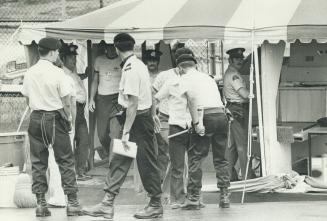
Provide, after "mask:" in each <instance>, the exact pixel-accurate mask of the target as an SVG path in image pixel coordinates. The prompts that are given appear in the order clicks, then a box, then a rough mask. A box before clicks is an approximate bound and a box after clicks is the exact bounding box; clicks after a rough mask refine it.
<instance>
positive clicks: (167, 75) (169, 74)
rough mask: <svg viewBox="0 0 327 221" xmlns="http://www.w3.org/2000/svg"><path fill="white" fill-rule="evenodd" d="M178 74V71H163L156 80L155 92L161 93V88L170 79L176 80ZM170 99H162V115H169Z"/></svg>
mask: <svg viewBox="0 0 327 221" xmlns="http://www.w3.org/2000/svg"><path fill="white" fill-rule="evenodd" d="M176 76H178V74H177V73H176V69H175V68H172V69H169V70H167V71H162V72H160V73H159V74H158V76H157V78H156V79H155V81H154V83H153V84H152V87H153V88H154V89H155V91H157V92H158V91H159V90H160V89H161V87H162V86H163V85H164V84H165V82H167V81H169V80H170V79H174V78H175V77H176ZM168 106H169V105H168V99H162V100H161V101H160V103H159V111H160V112H161V113H164V114H167V115H168V113H169V108H168Z"/></svg>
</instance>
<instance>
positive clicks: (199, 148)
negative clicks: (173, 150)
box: [187, 113, 230, 201]
mask: <svg viewBox="0 0 327 221" xmlns="http://www.w3.org/2000/svg"><path fill="white" fill-rule="evenodd" d="M203 124H204V126H205V135H204V136H200V135H198V134H196V133H194V134H193V135H192V137H191V145H190V147H189V150H188V158H189V159H188V162H189V181H188V185H187V195H188V199H190V200H192V201H196V200H199V199H200V191H201V188H202V168H201V164H202V161H203V160H204V159H205V158H206V157H207V155H208V152H209V147H210V145H211V147H212V155H213V164H214V167H215V171H216V178H217V187H218V188H227V187H229V186H230V182H229V175H228V161H227V160H226V158H225V150H226V138H227V118H226V115H225V114H224V113H211V114H204V116H203Z"/></svg>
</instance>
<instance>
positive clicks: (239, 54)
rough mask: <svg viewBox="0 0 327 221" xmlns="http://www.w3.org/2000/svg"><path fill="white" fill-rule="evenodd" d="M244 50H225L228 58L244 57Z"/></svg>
mask: <svg viewBox="0 0 327 221" xmlns="http://www.w3.org/2000/svg"><path fill="white" fill-rule="evenodd" d="M244 51H245V49H244V48H233V49H230V50H228V51H226V54H228V55H229V57H230V58H244V55H243V52H244Z"/></svg>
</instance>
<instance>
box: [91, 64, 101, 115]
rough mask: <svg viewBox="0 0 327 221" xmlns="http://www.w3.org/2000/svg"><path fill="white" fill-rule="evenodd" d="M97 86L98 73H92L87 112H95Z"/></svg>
mask: <svg viewBox="0 0 327 221" xmlns="http://www.w3.org/2000/svg"><path fill="white" fill-rule="evenodd" d="M98 86H99V72H96V71H95V72H94V76H93V80H92V84H91V91H90V103H89V110H90V111H91V112H93V111H94V110H95V102H94V98H95V95H96V93H97V90H98Z"/></svg>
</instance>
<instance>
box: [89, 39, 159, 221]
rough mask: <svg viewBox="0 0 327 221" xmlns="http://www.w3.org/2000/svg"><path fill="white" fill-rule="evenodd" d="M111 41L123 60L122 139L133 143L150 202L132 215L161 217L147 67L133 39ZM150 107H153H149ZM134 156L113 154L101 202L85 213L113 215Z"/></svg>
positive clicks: (147, 217)
mask: <svg viewBox="0 0 327 221" xmlns="http://www.w3.org/2000/svg"><path fill="white" fill-rule="evenodd" d="M114 44H115V47H116V50H117V53H118V54H119V56H120V57H121V59H122V64H121V67H122V78H121V81H120V85H119V97H118V102H119V104H121V105H122V106H123V107H124V108H125V109H126V110H125V112H126V119H125V123H124V126H123V135H122V142H123V145H124V147H125V148H127V149H128V148H129V147H128V145H127V142H128V141H129V140H130V141H133V142H136V144H137V146H138V149H137V156H136V161H137V165H138V169H139V173H140V177H141V180H142V183H143V186H144V189H145V190H146V191H147V192H148V196H149V197H150V202H149V204H148V206H146V207H145V208H144V209H143V210H141V211H140V212H137V213H136V214H135V215H134V216H135V217H136V218H139V219H151V218H156V217H161V216H162V214H163V208H162V205H161V187H160V172H159V169H158V162H157V155H156V150H155V147H154V121H153V116H154V115H155V113H153V112H154V111H153V109H152V111H151V106H152V92H151V83H150V77H149V73H148V70H147V67H146V66H145V65H144V64H143V62H142V61H140V60H139V59H138V58H137V57H136V56H135V55H134V52H133V49H134V44H135V40H134V39H133V37H132V36H130V35H129V34H127V33H120V34H118V35H116V36H115V38H114ZM152 108H153V107H152ZM132 161H133V159H132V158H129V157H125V156H122V155H118V154H114V155H113V158H112V160H111V162H110V165H109V174H108V176H107V180H106V187H105V189H104V190H105V196H104V199H103V200H102V202H101V203H99V204H97V205H95V206H93V207H91V208H86V209H84V212H85V214H88V215H91V216H103V217H104V218H107V219H112V218H113V216H114V207H113V204H114V199H115V197H116V195H117V194H118V193H119V190H120V188H121V186H122V184H123V182H124V180H125V177H126V175H127V173H128V170H129V168H130V165H131V163H132Z"/></svg>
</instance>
